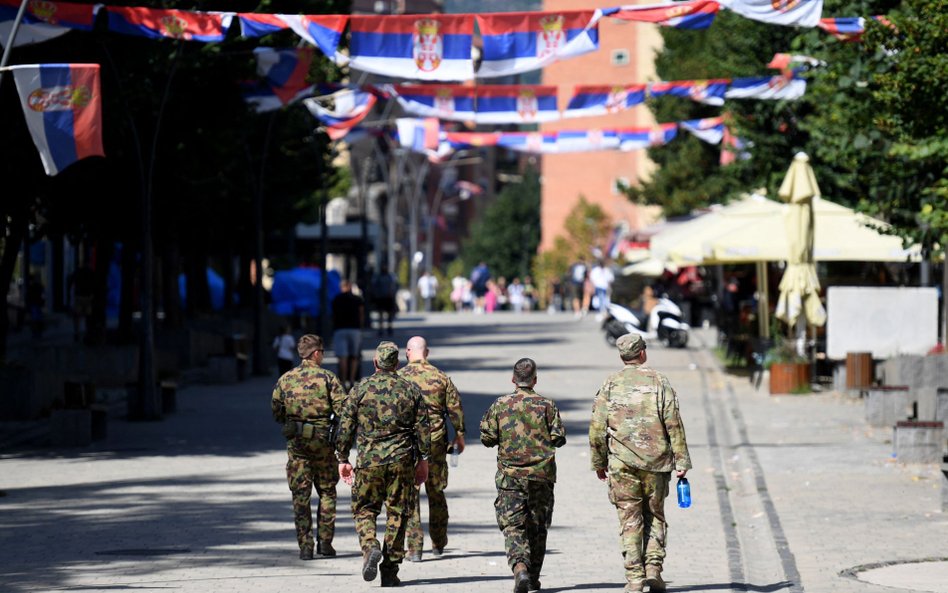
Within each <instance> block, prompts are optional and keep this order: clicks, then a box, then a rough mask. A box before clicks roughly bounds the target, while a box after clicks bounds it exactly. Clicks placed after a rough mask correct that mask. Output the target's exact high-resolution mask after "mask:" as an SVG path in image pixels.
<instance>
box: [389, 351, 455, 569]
mask: <svg viewBox="0 0 948 593" xmlns="http://www.w3.org/2000/svg"><path fill="white" fill-rule="evenodd" d="M405 353H406V355H407V356H408V364H407V365H405V367H404V368H402V370H401V371H399V373H398V374H399V375H400V376H402V377H404V378H405V379H408V380H409V381H411V382H412V383H413V384H414V385H415V386H416V387H417V388H418V389H419V390H420V391H421V395H422V397H423V398H424V400H425V405H426V406H427V408H428V422H429V428H430V431H431V452H430V455H429V456H428V479H427V480H425V493H426V494H427V496H428V533H429V535H430V536H431V554H432V555H433V556H435V557H439V556H441V555H442V554H444V549H445V547H446V546H447V545H448V501H447V499H446V498H445V496H444V490H445V488H447V487H448V462H447V456H448V430H447V424H446V421H445V417H447V419H449V420H450V422H451V425H452V426H453V427H454V432H455V437H454V440H453V441H452V442H451V447H453V450H455V451H456V452H457V453H461V452H463V451H464V409H463V408H462V407H461V396H460V395H459V394H458V390H457V388H456V387H455V386H454V382H453V381H452V380H451V377H449V376H447V375H446V374H444V373H443V372H441V370H439V369H438V367H436V366H435V365H433V364H431V363H430V362H429V361H428V343H427V341H426V340H425V339H424V338H423V337H421V336H414V337H413V338H411V339H410V340H408V345H407V346H406V347H405ZM406 537H407V538H408V560H410V561H411V562H421V554H422V550H423V548H424V543H425V534H424V531H423V530H422V528H421V486H419V487H417V488H415V497H414V505H413V507H412V514H411V519H410V520H409V521H408V531H407V536H406Z"/></svg>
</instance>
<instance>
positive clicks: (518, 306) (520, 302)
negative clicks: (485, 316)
mask: <svg viewBox="0 0 948 593" xmlns="http://www.w3.org/2000/svg"><path fill="white" fill-rule="evenodd" d="M524 292H525V287H524V285H523V284H521V283H520V278H514V279H513V282H512V283H511V284H510V286H508V287H507V300H508V302H510V308H511V309H513V310H514V311H515V312H517V313H521V312H522V311H523V306H524V302H525V300H526V298H525V296H524Z"/></svg>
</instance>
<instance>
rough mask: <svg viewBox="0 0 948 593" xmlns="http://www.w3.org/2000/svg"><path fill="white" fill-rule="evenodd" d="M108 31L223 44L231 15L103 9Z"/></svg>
mask: <svg viewBox="0 0 948 593" xmlns="http://www.w3.org/2000/svg"><path fill="white" fill-rule="evenodd" d="M105 9H106V10H107V11H108V13H109V30H110V31H115V32H116V33H123V34H125V35H136V36H139V37H148V38H150V39H184V40H186V41H204V42H208V43H211V42H215V41H222V40H223V39H224V36H225V35H227V30H228V29H229V28H230V24H231V22H232V21H233V19H234V13H225V12H196V11H193V10H162V9H157V8H136V7H131V6H106V7H105Z"/></svg>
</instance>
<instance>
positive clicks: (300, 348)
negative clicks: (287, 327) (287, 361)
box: [296, 334, 323, 358]
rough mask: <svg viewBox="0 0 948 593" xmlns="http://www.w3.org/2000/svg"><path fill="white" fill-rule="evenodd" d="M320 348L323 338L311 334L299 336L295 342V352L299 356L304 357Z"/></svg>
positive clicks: (321, 347)
mask: <svg viewBox="0 0 948 593" xmlns="http://www.w3.org/2000/svg"><path fill="white" fill-rule="evenodd" d="M322 349H323V339H322V338H320V337H319V336H316V335H313V334H305V335H303V336H300V339H299V341H298V342H297V343H296V352H297V354H299V355H300V358H306V357H308V356H309V355H310V354H312V353H313V352H316V351H317V350H322Z"/></svg>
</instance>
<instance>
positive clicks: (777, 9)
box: [716, 0, 823, 27]
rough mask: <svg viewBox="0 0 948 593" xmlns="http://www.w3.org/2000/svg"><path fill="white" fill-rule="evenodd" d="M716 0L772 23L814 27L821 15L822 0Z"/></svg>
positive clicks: (725, 5) (743, 13) (741, 13)
mask: <svg viewBox="0 0 948 593" xmlns="http://www.w3.org/2000/svg"><path fill="white" fill-rule="evenodd" d="M716 1H717V2H719V3H720V4H721V6H723V7H725V8H727V9H729V10H733V11H734V12H736V13H737V14H739V15H741V16H744V17H747V18H749V19H752V20H755V21H761V22H764V23H770V24H773V25H790V26H794V27H815V26H817V25H819V24H820V17H822V16H823V0H716Z"/></svg>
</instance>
